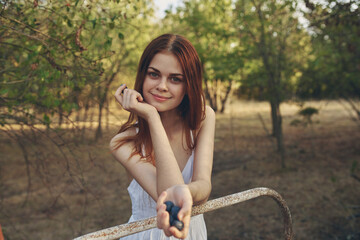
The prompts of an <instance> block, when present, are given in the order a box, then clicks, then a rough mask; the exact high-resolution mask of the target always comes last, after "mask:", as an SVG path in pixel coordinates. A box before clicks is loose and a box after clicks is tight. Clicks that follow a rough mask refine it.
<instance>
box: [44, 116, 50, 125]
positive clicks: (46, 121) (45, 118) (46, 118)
mask: <svg viewBox="0 0 360 240" xmlns="http://www.w3.org/2000/svg"><path fill="white" fill-rule="evenodd" d="M43 120H44V123H45V124H46V125H50V123H51V121H50V118H49V116H48V115H47V114H45V113H44V116H43Z"/></svg>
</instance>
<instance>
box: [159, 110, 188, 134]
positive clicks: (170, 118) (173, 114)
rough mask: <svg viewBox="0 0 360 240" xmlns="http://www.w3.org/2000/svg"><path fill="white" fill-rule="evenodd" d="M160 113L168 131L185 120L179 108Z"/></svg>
mask: <svg viewBox="0 0 360 240" xmlns="http://www.w3.org/2000/svg"><path fill="white" fill-rule="evenodd" d="M159 114H160V118H161V122H162V124H163V126H164V128H165V130H166V131H169V130H172V129H174V128H176V126H179V124H180V123H181V122H182V121H183V119H182V117H181V116H180V113H179V111H178V110H177V109H174V110H172V111H167V112H162V113H159Z"/></svg>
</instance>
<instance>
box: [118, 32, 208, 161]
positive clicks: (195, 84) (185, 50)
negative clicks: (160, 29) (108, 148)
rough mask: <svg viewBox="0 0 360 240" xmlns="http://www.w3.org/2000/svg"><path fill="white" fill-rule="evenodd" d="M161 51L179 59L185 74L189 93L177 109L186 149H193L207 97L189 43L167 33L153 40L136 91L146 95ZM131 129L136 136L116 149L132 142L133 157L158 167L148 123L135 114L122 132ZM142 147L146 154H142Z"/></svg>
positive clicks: (195, 55) (143, 60)
mask: <svg viewBox="0 0 360 240" xmlns="http://www.w3.org/2000/svg"><path fill="white" fill-rule="evenodd" d="M162 51H168V52H171V53H173V54H174V55H175V56H176V57H177V59H178V61H179V63H180V65H181V68H182V70H183V73H184V79H185V89H186V93H185V96H184V98H183V100H182V102H181V103H180V105H179V106H178V110H179V111H180V114H181V117H182V118H183V123H184V128H185V138H186V143H187V147H188V148H189V149H194V148H195V141H192V139H191V133H190V132H191V131H192V132H193V136H196V134H195V133H196V130H198V129H199V128H200V124H201V121H202V120H203V119H204V116H205V97H204V92H203V89H202V67H201V62H200V58H199V56H198V54H197V52H196V50H195V48H194V46H193V45H192V44H191V43H190V41H189V40H187V39H186V38H184V37H182V36H179V35H174V34H164V35H161V36H159V37H157V38H155V39H154V40H152V41H151V42H150V43H149V45H148V46H147V47H146V48H145V50H144V52H143V54H142V56H141V59H140V62H139V66H138V70H137V75H136V81H135V86H134V89H135V90H136V91H138V92H139V93H140V94H141V95H143V84H144V80H145V77H146V74H147V71H148V67H149V65H150V62H151V61H152V59H153V58H154V56H155V55H156V54H157V53H159V52H162ZM132 127H137V128H138V131H137V133H136V135H135V136H129V137H124V138H122V139H120V140H119V141H118V144H117V146H116V147H115V149H117V148H119V147H120V146H121V145H123V144H124V143H126V142H130V141H133V142H134V145H135V146H134V152H133V153H132V155H131V156H133V155H135V154H140V156H141V157H142V159H145V160H146V161H149V162H152V163H153V164H154V165H155V160H154V158H153V154H152V153H153V146H152V142H151V136H150V131H149V126H148V124H147V122H146V121H145V120H144V119H142V118H141V117H139V116H137V115H136V114H134V113H130V116H129V119H128V120H127V122H126V123H125V124H124V125H122V126H121V128H120V130H119V133H121V132H124V131H126V130H128V129H130V128H132ZM143 146H144V151H145V152H144V151H143Z"/></svg>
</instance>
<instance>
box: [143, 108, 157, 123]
mask: <svg viewBox="0 0 360 240" xmlns="http://www.w3.org/2000/svg"><path fill="white" fill-rule="evenodd" d="M144 117H145V120H146V121H147V122H148V123H151V122H152V121H156V120H160V115H159V112H158V111H157V110H156V108H154V109H153V110H151V111H148V112H147V113H146V114H145V116H144Z"/></svg>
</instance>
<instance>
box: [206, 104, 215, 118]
mask: <svg viewBox="0 0 360 240" xmlns="http://www.w3.org/2000/svg"><path fill="white" fill-rule="evenodd" d="M208 117H209V118H211V119H215V112H214V110H213V109H212V108H211V107H210V106H208V105H206V106H205V119H206V118H208Z"/></svg>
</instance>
